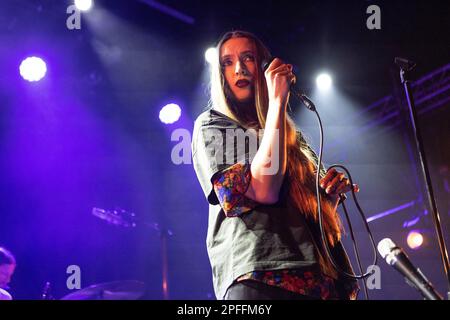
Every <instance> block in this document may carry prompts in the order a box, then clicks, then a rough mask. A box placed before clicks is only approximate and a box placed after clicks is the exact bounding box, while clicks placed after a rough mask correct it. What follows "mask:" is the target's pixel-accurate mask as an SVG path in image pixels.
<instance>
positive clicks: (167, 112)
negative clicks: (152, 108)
mask: <svg viewBox="0 0 450 320" xmlns="http://www.w3.org/2000/svg"><path fill="white" fill-rule="evenodd" d="M180 116H181V108H180V106H179V105H177V104H176V103H169V104H167V105H165V106H164V107H163V108H162V109H161V110H160V111H159V120H161V122H162V123H165V124H172V123H174V122H177V121H178V119H180Z"/></svg>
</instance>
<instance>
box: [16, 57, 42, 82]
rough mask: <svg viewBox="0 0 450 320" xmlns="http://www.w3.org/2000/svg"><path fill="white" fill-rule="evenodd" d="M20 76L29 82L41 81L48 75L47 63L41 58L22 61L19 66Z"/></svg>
mask: <svg viewBox="0 0 450 320" xmlns="http://www.w3.org/2000/svg"><path fill="white" fill-rule="evenodd" d="M19 71H20V75H21V76H22V78H24V79H25V80H27V81H30V82H33V81H39V80H41V79H42V78H44V77H45V74H46V73H47V65H46V64H45V61H44V60H42V59H41V58H39V57H29V58H26V59H25V60H23V61H22V63H21V64H20V66H19Z"/></svg>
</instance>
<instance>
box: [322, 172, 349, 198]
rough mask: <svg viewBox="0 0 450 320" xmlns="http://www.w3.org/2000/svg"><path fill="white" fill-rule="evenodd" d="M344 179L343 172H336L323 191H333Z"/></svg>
mask: <svg viewBox="0 0 450 320" xmlns="http://www.w3.org/2000/svg"><path fill="white" fill-rule="evenodd" d="M344 179H345V174H343V173H342V172H340V173H337V174H336V175H335V176H334V178H333V180H331V182H330V183H329V184H328V186H327V187H326V189H325V192H326V193H335V192H336V190H337V189H338V188H339V186H340V185H341V183H342V182H343V180H344ZM344 183H345V182H344Z"/></svg>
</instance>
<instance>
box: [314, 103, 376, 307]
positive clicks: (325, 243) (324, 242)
mask: <svg viewBox="0 0 450 320" xmlns="http://www.w3.org/2000/svg"><path fill="white" fill-rule="evenodd" d="M308 101H310V100H309V99H308ZM307 107H308V106H307ZM308 109H310V110H311V111H314V113H315V114H316V116H317V119H318V121H319V128H320V148H319V156H318V163H317V170H316V171H317V172H316V195H317V210H318V216H319V217H318V220H319V228H320V233H321V238H322V245H323V247H324V248H325V252H326V254H327V257H328V259H329V261H330V262H331V264H332V265H333V267H334V268H335V269H336V270H337V271H338V272H339V273H340V274H342V275H344V276H346V277H347V278H350V279H357V280H360V279H363V280H364V278H366V277H368V276H369V275H371V274H372V273H373V272H366V273H363V271H362V266H361V261H360V257H359V253H358V247H357V243H356V241H355V237H354V234H353V229H352V227H351V221H350V219H349V216H348V213H347V211H346V209H345V207H344V211H345V213H346V219H347V223H348V225H349V229H350V232H351V236H352V240H353V244H354V249H355V255H356V259H357V261H358V266H359V268H360V274H350V273H348V272H346V271H344V270H343V269H342V268H341V267H339V266H338V265H337V264H336V262H335V261H334V258H333V256H332V254H331V250H330V247H329V244H328V240H327V238H326V235H325V232H324V229H323V214H322V207H321V202H320V188H319V180H320V168H321V165H322V150H323V126H322V120H321V119H320V115H319V113H318V112H317V110H316V109H315V107H314V108H310V107H308ZM333 167H340V168H342V169H344V171H345V172H346V173H347V175H348V179H349V181H350V185H351V186H352V189H351V192H352V195H353V200H354V202H355V205H356V207H357V208H358V211H359V213H360V215H361V218H362V219H363V221H364V225H365V227H366V230H367V233H368V234H369V238H370V240H371V243H372V248H373V253H374V260H373V265H376V264H377V258H378V256H377V249H376V245H375V241H374V239H373V236H372V232H371V231H370V227H369V224H368V223H367V220H366V218H365V216H364V213H363V212H362V209H361V207H360V205H359V203H358V200H357V199H356V195H355V191H354V190H353V180H352V177H351V175H350V172H349V171H348V170H347V168H345V167H344V166H342V165H338V164H335V165H332V166H330V167H329V169H331V168H333ZM363 282H364V288H365V292H366V298H368V292H367V288H366V286H365V281H363Z"/></svg>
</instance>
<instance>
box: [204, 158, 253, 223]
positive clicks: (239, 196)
mask: <svg viewBox="0 0 450 320" xmlns="http://www.w3.org/2000/svg"><path fill="white" fill-rule="evenodd" d="M215 177H216V178H213V186H214V191H215V193H216V196H217V198H218V199H219V202H220V205H221V207H222V209H223V210H224V212H225V215H226V216H227V217H239V216H241V215H242V214H243V213H246V212H248V211H250V210H252V209H254V208H255V207H256V206H258V202H256V201H254V200H252V199H250V198H248V197H247V196H246V195H245V193H246V192H247V189H248V187H249V186H250V181H251V177H252V175H251V172H250V165H249V164H241V163H236V164H234V165H232V166H231V167H229V168H227V169H226V170H224V171H222V172H221V173H220V174H217V175H215Z"/></svg>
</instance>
